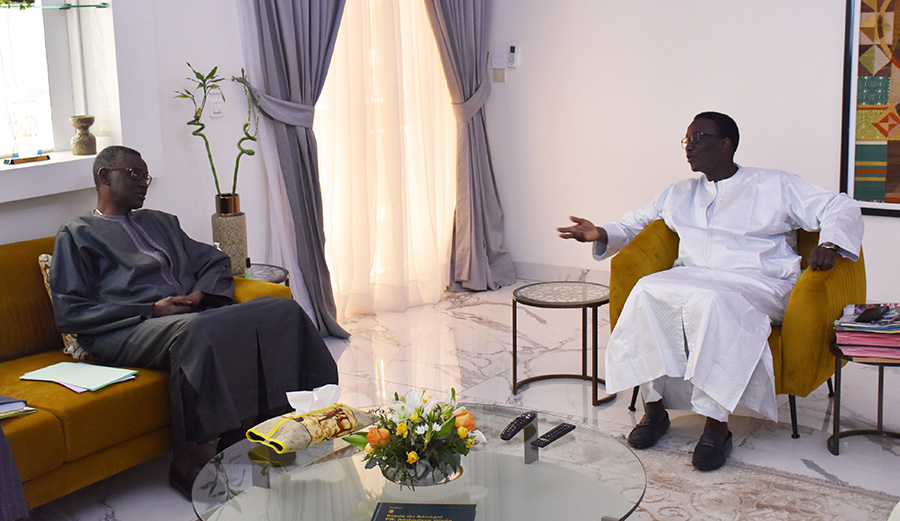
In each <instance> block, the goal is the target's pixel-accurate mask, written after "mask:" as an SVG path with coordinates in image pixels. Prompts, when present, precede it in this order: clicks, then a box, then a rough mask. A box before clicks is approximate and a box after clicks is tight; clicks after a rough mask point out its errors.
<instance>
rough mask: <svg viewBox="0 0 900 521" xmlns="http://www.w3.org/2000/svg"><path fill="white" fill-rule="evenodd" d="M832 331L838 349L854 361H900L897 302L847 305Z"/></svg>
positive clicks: (899, 325)
mask: <svg viewBox="0 0 900 521" xmlns="http://www.w3.org/2000/svg"><path fill="white" fill-rule="evenodd" d="M834 331H835V341H836V343H837V345H838V347H839V348H840V350H841V352H842V353H844V355H846V356H850V357H853V359H854V360H856V361H860V362H863V361H871V362H881V361H884V362H900V304H896V303H894V304H850V305H848V306H846V307H844V313H843V315H842V316H841V318H839V319H837V320H835V321H834Z"/></svg>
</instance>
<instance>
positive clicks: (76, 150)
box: [69, 116, 97, 156]
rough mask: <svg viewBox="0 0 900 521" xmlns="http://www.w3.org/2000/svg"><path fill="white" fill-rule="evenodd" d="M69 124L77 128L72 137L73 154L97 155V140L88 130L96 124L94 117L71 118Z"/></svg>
mask: <svg viewBox="0 0 900 521" xmlns="http://www.w3.org/2000/svg"><path fill="white" fill-rule="evenodd" d="M69 122H70V123H71V124H72V126H73V127H75V135H74V136H72V154H73V155H76V156H89V155H92V154H96V153H97V138H95V137H94V135H93V134H91V133H90V131H89V130H88V129H89V128H90V127H91V125H93V124H94V116H71V117H70V118H69Z"/></svg>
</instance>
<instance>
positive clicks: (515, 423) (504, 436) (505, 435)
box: [500, 411, 537, 441]
mask: <svg viewBox="0 0 900 521" xmlns="http://www.w3.org/2000/svg"><path fill="white" fill-rule="evenodd" d="M535 418H537V413H536V412H534V411H528V412H525V413H522V414H520V415H519V416H516V417H515V418H513V420H512V421H511V422H509V425H507V426H506V428H504V429H503V432H501V433H500V439H501V440H503V441H508V440H511V439H512V437H513V436H515V435H516V433H517V432H519V431H520V430H522V429H524V428H525V426H526V425H528V424H529V423H531V422H532V421H534V419H535Z"/></svg>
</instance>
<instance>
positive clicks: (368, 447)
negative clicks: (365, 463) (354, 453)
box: [366, 443, 375, 454]
mask: <svg viewBox="0 0 900 521" xmlns="http://www.w3.org/2000/svg"><path fill="white" fill-rule="evenodd" d="M373 452H375V447H373V446H372V444H371V443H366V454H372V453H373Z"/></svg>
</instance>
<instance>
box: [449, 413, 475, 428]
mask: <svg viewBox="0 0 900 521" xmlns="http://www.w3.org/2000/svg"><path fill="white" fill-rule="evenodd" d="M454 426H455V427H456V428H457V429H458V428H460V427H465V428H466V429H467V430H470V431H474V430H475V417H474V416H472V413H471V412H469V411H466V412H462V413H459V414H457V415H456V422H455V423H454Z"/></svg>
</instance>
